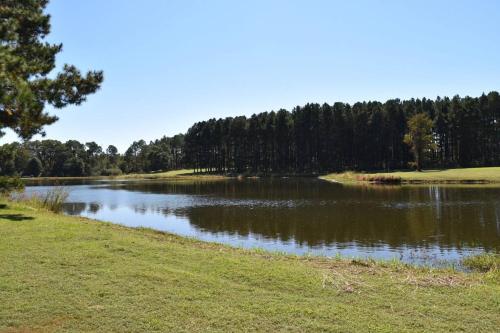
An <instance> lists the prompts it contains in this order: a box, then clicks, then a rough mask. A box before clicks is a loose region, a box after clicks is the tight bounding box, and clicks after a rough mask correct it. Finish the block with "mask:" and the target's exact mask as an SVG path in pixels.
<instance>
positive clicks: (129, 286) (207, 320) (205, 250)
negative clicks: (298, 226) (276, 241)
mask: <svg viewBox="0 0 500 333" xmlns="http://www.w3.org/2000/svg"><path fill="white" fill-rule="evenodd" d="M0 235H1V241H0V258H2V259H1V260H0V304H1V306H0V332H83V331H84V332H235V331H258V332H279V331H282V332H497V331H498V327H500V316H499V313H500V277H499V275H498V270H494V271H491V270H490V271H489V272H488V273H480V272H478V273H459V272H456V271H453V270H432V269H424V268H420V269H419V268H412V267H408V266H405V265H402V264H398V263H395V262H394V263H382V262H371V261H351V260H347V259H340V258H338V259H326V258H313V257H292V256H284V255H279V254H271V253H267V252H262V251H245V250H240V249H234V248H230V247H227V246H223V245H217V244H212V243H204V242H200V241H195V240H190V239H186V238H182V237H177V236H173V235H169V234H162V233H158V232H154V231H151V230H145V229H129V228H125V227H121V226H117V225H112V224H108V223H102V222H95V221H91V220H88V219H84V218H79V217H69V216H63V215H56V214H52V213H49V212H46V211H43V210H36V209H33V208H29V207H26V206H23V205H21V204H14V203H11V202H7V201H3V202H0ZM491 260H494V261H496V260H497V259H495V258H494V257H492V258H482V259H481V260H479V261H476V262H475V263H474V262H473V265H475V266H477V267H479V268H481V269H489V268H488V267H493V266H492V264H491ZM495 265H496V264H495ZM495 267H498V265H497V266H495Z"/></svg>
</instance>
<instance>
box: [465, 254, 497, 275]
mask: <svg viewBox="0 0 500 333" xmlns="http://www.w3.org/2000/svg"><path fill="white" fill-rule="evenodd" d="M462 264H463V265H464V266H465V267H467V268H470V269H472V270H475V271H480V272H489V271H498V270H500V254H494V253H483V254H479V255H475V256H470V257H467V258H465V259H463V260H462Z"/></svg>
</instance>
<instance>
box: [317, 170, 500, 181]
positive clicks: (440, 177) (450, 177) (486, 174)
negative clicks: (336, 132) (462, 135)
mask: <svg viewBox="0 0 500 333" xmlns="http://www.w3.org/2000/svg"><path fill="white" fill-rule="evenodd" d="M360 176H386V177H400V178H401V180H402V181H404V182H486V183H500V167H488V168H461V169H445V170H424V171H422V172H417V171H397V172H379V173H360V172H343V173H332V174H329V175H326V176H323V177H321V178H322V179H326V180H336V181H339V182H355V181H357V180H359V178H360Z"/></svg>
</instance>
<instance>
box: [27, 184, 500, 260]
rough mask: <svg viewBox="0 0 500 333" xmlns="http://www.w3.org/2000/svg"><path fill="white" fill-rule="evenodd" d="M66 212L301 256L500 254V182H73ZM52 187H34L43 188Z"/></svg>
mask: <svg viewBox="0 0 500 333" xmlns="http://www.w3.org/2000/svg"><path fill="white" fill-rule="evenodd" d="M65 188H66V189H67V190H68V191H69V192H70V196H69V199H68V203H67V204H65V207H64V211H65V213H67V214H71V215H82V216H87V217H90V218H93V219H98V220H105V221H111V222H114V223H119V224H123V225H126V226H131V227H139V226H141V227H150V228H154V229H158V230H162V231H168V232H171V233H175V234H179V235H183V236H190V237H195V238H198V239H202V240H207V241H215V242H221V243H227V244H231V245H234V246H241V247H258V248H263V249H267V250H276V251H284V252H290V253H297V254H306V253H311V254H321V255H328V256H334V255H336V254H338V253H340V254H342V255H347V256H356V257H366V256H369V257H374V258H384V259H391V258H399V259H402V260H404V261H408V262H413V263H420V262H425V263H431V262H432V263H439V262H441V261H442V260H447V261H454V260H458V259H459V258H460V257H461V256H463V255H468V254H471V253H476V252H481V251H495V252H498V251H499V250H500V187H477V186H470V187H468V186H390V187H386V186H343V185H339V184H332V183H327V182H324V181H321V180H316V179H272V180H271V179H265V180H229V181H220V182H199V183H179V182H159V181H113V182H109V181H106V182H102V181H96V182H86V183H72V184H69V183H67V184H65ZM48 189H50V186H47V185H43V184H39V185H38V186H29V187H28V188H27V191H28V192H39V193H43V192H44V191H47V190H48Z"/></svg>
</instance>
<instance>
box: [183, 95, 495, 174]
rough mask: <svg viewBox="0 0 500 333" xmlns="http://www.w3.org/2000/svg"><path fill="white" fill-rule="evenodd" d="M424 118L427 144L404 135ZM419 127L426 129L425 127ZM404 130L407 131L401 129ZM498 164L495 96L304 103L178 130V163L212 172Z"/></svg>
mask: <svg viewBox="0 0 500 333" xmlns="http://www.w3.org/2000/svg"><path fill="white" fill-rule="evenodd" d="M415 115H425V118H428V119H429V122H427V121H426V119H421V120H420V121H414V123H415V124H424V125H425V124H427V123H429V124H430V126H431V128H429V137H430V140H431V141H432V142H431V143H432V144H430V145H426V146H425V147H420V148H417V149H415V147H413V149H412V147H411V145H410V144H407V143H410V142H412V140H408V139H407V140H406V141H407V142H406V143H405V135H406V136H407V134H408V131H409V128H408V126H409V121H410V119H411V118H412V117H414V116H415ZM424 132H425V131H424ZM407 137H408V136H407ZM419 154H420V155H423V156H422V158H419V159H418V161H417V162H419V164H421V163H422V161H423V160H424V157H425V166H426V167H470V166H491V165H499V164H500V97H499V94H498V92H491V93H489V94H488V95H486V94H483V95H481V96H480V97H477V98H473V97H464V98H461V97H459V96H455V97H453V98H451V99H450V98H448V97H444V98H440V97H438V98H436V99H435V100H431V99H426V98H423V99H410V100H399V99H391V100H388V101H386V102H385V103H381V102H377V101H370V102H358V103H354V104H353V105H350V104H347V103H340V102H339V103H334V104H333V105H329V104H323V105H320V104H306V105H305V106H297V107H295V108H294V109H293V110H292V111H287V110H284V109H281V110H279V111H277V112H274V111H271V112H263V113H259V114H254V115H252V116H251V117H249V118H247V117H245V116H240V117H234V118H232V117H230V118H225V119H210V120H208V121H202V122H198V123H196V124H194V125H193V126H192V127H191V128H190V129H189V130H188V131H187V133H186V137H185V163H186V164H188V165H190V166H191V167H193V168H195V170H198V171H209V172H218V173H227V172H229V173H231V172H235V173H244V172H249V173H321V172H329V171H342V170H391V169H403V168H408V167H412V166H415V161H414V160H415V156H414V155H417V156H418V155H419Z"/></svg>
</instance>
